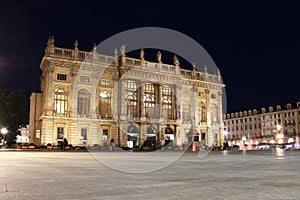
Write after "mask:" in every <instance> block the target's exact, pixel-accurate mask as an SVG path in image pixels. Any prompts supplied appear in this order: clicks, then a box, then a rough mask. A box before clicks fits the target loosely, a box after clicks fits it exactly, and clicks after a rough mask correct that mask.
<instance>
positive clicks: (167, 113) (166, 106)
mask: <svg viewBox="0 0 300 200" xmlns="http://www.w3.org/2000/svg"><path fill="white" fill-rule="evenodd" d="M162 104H163V116H164V118H165V119H174V117H173V115H172V114H173V112H172V110H173V108H172V90H171V87H170V86H167V85H163V86H162Z"/></svg>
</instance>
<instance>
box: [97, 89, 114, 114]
mask: <svg viewBox="0 0 300 200" xmlns="http://www.w3.org/2000/svg"><path fill="white" fill-rule="evenodd" d="M110 103H111V97H110V94H109V93H108V92H106V91H102V92H101V93H100V105H99V113H100V115H101V118H108V117H110V116H111V104H110Z"/></svg>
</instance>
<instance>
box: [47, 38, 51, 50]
mask: <svg viewBox="0 0 300 200" xmlns="http://www.w3.org/2000/svg"><path fill="white" fill-rule="evenodd" d="M50 45H51V37H50V36H49V38H48V40H47V46H48V47H50Z"/></svg>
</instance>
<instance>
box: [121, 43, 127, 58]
mask: <svg viewBox="0 0 300 200" xmlns="http://www.w3.org/2000/svg"><path fill="white" fill-rule="evenodd" d="M125 48H126V44H122V45H121V47H120V52H121V56H124V55H125Z"/></svg>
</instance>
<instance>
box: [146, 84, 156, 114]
mask: <svg viewBox="0 0 300 200" xmlns="http://www.w3.org/2000/svg"><path fill="white" fill-rule="evenodd" d="M154 104H155V95H154V84H153V83H145V85H144V109H145V115H146V117H154Z"/></svg>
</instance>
